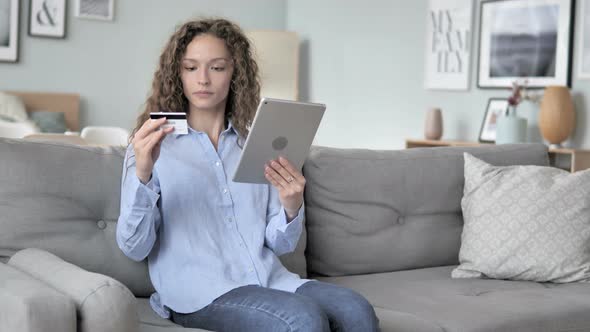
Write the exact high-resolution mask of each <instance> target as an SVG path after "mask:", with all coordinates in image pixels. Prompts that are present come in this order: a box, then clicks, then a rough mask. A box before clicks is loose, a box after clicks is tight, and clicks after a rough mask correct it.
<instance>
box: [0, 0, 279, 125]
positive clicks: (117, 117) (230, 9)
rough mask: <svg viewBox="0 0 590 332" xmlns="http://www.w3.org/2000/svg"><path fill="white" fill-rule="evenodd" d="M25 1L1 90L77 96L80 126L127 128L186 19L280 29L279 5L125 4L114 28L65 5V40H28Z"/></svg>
mask: <svg viewBox="0 0 590 332" xmlns="http://www.w3.org/2000/svg"><path fill="white" fill-rule="evenodd" d="M28 3H29V1H21V10H20V47H19V48H20V50H19V62H18V63H16V64H6V63H0V90H22V91H48V92H74V93H79V94H80V95H81V98H82V99H81V103H82V105H81V114H80V116H81V119H80V121H81V125H82V126H86V125H114V126H120V127H123V128H127V129H129V130H131V129H132V128H133V127H134V125H135V118H136V116H137V115H138V113H139V112H140V110H141V107H142V104H143V103H144V101H145V99H146V97H147V94H148V91H149V88H150V84H151V80H152V77H153V73H154V71H155V68H156V67H155V66H156V64H157V61H158V57H159V55H160V52H161V50H162V48H163V47H164V44H165V42H166V40H167V38H168V37H169V36H170V34H171V33H172V32H173V31H174V28H175V27H176V26H177V25H179V24H181V23H182V22H184V21H185V20H187V19H190V18H193V17H198V16H201V15H205V16H210V15H211V16H213V15H217V16H224V17H228V18H230V19H232V20H235V21H236V22H237V23H238V24H240V25H241V26H242V28H244V29H279V30H280V29H284V28H285V22H286V11H285V10H286V3H285V1H284V0H249V1H247V2H244V1H240V0H199V1H195V0H174V1H163V0H122V1H115V20H114V21H113V22H104V21H93V20H83V19H78V18H76V17H74V8H73V5H72V4H73V1H68V4H69V8H68V14H67V35H66V39H65V40H63V39H57V40H56V39H45V38H38V37H30V36H28V35H27V31H28V23H29V20H28V10H29V9H28Z"/></svg>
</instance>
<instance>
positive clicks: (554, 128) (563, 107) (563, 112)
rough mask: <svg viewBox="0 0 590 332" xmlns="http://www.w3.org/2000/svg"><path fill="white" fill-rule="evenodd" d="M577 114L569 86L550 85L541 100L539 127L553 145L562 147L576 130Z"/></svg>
mask: <svg viewBox="0 0 590 332" xmlns="http://www.w3.org/2000/svg"><path fill="white" fill-rule="evenodd" d="M575 121H576V114H575V113H574V104H573V102H572V97H571V95H570V92H569V90H568V88H567V87H565V86H548V87H547V88H546V89H545V93H544V94H543V99H542V100H541V112H540V113H539V129H540V130H541V135H543V138H545V140H547V141H548V142H549V143H551V147H560V146H561V142H563V141H565V140H566V139H567V138H568V137H569V136H570V135H571V133H572V131H573V130H574V125H575Z"/></svg>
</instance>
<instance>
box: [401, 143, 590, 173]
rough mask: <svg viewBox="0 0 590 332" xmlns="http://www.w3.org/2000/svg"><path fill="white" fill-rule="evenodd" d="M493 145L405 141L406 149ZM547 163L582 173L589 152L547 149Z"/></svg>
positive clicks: (589, 162)
mask: <svg viewBox="0 0 590 332" xmlns="http://www.w3.org/2000/svg"><path fill="white" fill-rule="evenodd" d="M482 145H493V144H490V143H478V142H469V141H452V140H449V141H438V140H428V139H407V140H406V149H411V148H434V147H441V146H482ZM548 150H549V163H550V164H551V166H554V167H558V168H561V169H564V170H566V171H570V172H577V171H582V170H585V169H588V168H590V150H582V149H571V148H558V149H552V148H549V149H548Z"/></svg>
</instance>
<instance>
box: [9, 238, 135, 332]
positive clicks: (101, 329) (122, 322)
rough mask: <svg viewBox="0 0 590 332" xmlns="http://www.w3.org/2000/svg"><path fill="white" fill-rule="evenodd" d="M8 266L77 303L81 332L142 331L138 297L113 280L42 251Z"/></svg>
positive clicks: (17, 258) (21, 253) (15, 259)
mask: <svg viewBox="0 0 590 332" xmlns="http://www.w3.org/2000/svg"><path fill="white" fill-rule="evenodd" d="M8 264H9V265H11V266H14V267H16V268H18V269H19V270H21V271H24V272H26V273H28V274H29V275H31V276H33V277H35V278H37V279H39V280H41V281H43V282H44V283H46V284H48V285H49V286H51V287H53V288H55V289H57V290H58V291H60V292H61V293H62V294H65V295H67V296H68V297H69V298H70V299H72V300H73V301H74V303H75V304H76V311H77V318H78V331H80V332H111V331H126V332H137V331H139V321H138V317H137V311H136V303H135V297H134V296H133V294H131V292H130V291H129V289H127V288H126V287H125V286H123V285H122V284H121V283H120V282H118V281H116V280H114V279H113V278H111V277H108V276H105V275H102V274H98V273H92V272H88V271H86V270H84V269H81V268H80V267H78V266H75V265H73V264H70V263H68V262H65V261H64V260H62V259H60V258H59V257H57V256H55V255H53V254H51V253H49V252H47V251H43V250H40V249H34V248H30V249H24V250H21V251H19V252H17V253H16V254H14V255H13V256H12V258H10V261H8Z"/></svg>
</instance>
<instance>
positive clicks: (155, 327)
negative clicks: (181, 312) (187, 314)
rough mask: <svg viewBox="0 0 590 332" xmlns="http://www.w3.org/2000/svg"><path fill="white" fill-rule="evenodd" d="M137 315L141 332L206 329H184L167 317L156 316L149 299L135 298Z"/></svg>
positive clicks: (186, 331)
mask: <svg viewBox="0 0 590 332" xmlns="http://www.w3.org/2000/svg"><path fill="white" fill-rule="evenodd" d="M137 315H138V316H139V329H140V331H141V332H197V331H203V332H205V331H207V330H202V329H185V328H183V327H182V326H180V325H177V324H174V323H173V322H172V321H170V320H169V319H164V318H162V317H160V316H158V315H157V314H156V313H155V312H154V311H153V310H152V308H151V307H150V299H149V298H143V297H138V298H137Z"/></svg>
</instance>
